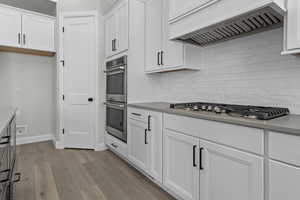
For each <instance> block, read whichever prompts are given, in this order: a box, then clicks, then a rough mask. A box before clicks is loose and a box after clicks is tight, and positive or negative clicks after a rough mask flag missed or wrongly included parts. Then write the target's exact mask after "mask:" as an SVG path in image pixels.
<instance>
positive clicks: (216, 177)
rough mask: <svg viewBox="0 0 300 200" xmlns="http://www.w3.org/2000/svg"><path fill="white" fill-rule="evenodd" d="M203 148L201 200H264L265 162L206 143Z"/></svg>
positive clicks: (247, 154)
mask: <svg viewBox="0 0 300 200" xmlns="http://www.w3.org/2000/svg"><path fill="white" fill-rule="evenodd" d="M200 148H202V150H201V153H200V155H201V156H200V157H202V161H201V162H200V163H201V165H202V166H201V168H202V169H201V171H200V199H201V200H221V199H224V200H225V199H226V200H227V199H228V200H263V199H264V191H263V158H261V157H258V156H255V155H252V154H249V153H244V152H242V151H238V150H235V149H232V148H228V147H225V146H222V145H217V144H214V143H210V142H206V141H200ZM272 200H274V199H272Z"/></svg>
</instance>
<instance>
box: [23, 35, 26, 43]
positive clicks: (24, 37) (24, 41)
mask: <svg viewBox="0 0 300 200" xmlns="http://www.w3.org/2000/svg"><path fill="white" fill-rule="evenodd" d="M23 44H24V45H26V35H25V34H23Z"/></svg>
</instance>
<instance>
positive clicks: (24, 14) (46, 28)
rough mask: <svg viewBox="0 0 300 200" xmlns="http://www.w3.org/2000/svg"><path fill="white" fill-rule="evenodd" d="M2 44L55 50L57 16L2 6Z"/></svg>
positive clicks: (0, 43)
mask: <svg viewBox="0 0 300 200" xmlns="http://www.w3.org/2000/svg"><path fill="white" fill-rule="evenodd" d="M0 23H1V25H2V26H3V27H5V28H2V29H1V30H0V45H1V46H8V47H19V48H24V49H32V50H38V51H47V52H55V45H54V44H55V39H54V38H55V18H54V17H50V16H49V17H48V16H45V15H39V14H36V13H32V12H29V11H25V10H21V9H16V8H11V7H0Z"/></svg>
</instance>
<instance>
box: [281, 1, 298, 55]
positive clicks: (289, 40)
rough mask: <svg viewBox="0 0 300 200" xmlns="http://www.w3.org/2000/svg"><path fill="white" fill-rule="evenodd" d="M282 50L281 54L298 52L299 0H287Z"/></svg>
mask: <svg viewBox="0 0 300 200" xmlns="http://www.w3.org/2000/svg"><path fill="white" fill-rule="evenodd" d="M284 31H285V38H284V51H283V52H282V54H294V53H300V1H299V0H287V15H286V20H285V28H284Z"/></svg>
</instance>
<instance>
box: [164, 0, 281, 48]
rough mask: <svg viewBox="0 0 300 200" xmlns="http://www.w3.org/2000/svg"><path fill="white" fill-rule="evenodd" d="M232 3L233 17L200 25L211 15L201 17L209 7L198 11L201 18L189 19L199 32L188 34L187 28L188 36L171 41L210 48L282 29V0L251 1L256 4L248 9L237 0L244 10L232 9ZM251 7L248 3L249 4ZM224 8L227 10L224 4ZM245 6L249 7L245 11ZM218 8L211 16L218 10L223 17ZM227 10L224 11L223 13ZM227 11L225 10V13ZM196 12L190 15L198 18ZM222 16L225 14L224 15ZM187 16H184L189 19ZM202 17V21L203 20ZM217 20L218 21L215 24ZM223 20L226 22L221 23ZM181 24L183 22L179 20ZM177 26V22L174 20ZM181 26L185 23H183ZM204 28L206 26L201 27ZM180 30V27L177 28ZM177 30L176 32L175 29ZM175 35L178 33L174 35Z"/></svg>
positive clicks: (178, 36)
mask: <svg viewBox="0 0 300 200" xmlns="http://www.w3.org/2000/svg"><path fill="white" fill-rule="evenodd" d="M222 1H224V2H225V1H227V2H230V1H228V0H217V1H216V3H215V4H218V2H222ZM231 1H232V2H231V3H233V4H232V5H231V6H233V8H232V13H233V14H232V15H234V16H230V15H229V14H227V13H226V14H224V17H222V14H219V15H217V17H215V18H216V20H215V21H213V20H212V23H211V24H209V22H208V23H207V24H205V23H201V20H202V21H203V20H204V19H207V20H208V21H210V19H209V17H210V13H209V11H206V13H207V14H206V15H203V14H201V13H200V12H204V11H205V10H206V9H207V10H209V9H210V6H212V7H213V6H214V5H209V6H207V8H203V9H202V10H201V9H200V10H199V11H197V12H199V13H200V14H201V15H199V17H198V18H197V16H196V17H195V16H191V17H193V18H194V19H193V20H196V19H197V20H199V21H198V22H200V23H199V26H198V29H196V30H193V31H190V30H189V28H188V27H187V28H186V29H185V30H187V31H190V32H188V33H184V34H182V32H181V34H182V35H177V36H176V37H173V38H171V39H175V40H179V41H183V42H186V43H190V44H194V45H199V46H208V45H210V44H214V43H217V42H222V41H226V40H231V39H234V38H237V37H242V36H246V35H249V34H254V33H257V32H262V31H266V30H270V29H274V28H278V27H281V26H282V25H283V22H284V15H285V13H286V9H285V0H267V1H266V0H264V1H262V0H253V2H256V4H251V6H248V5H247V1H244V0H239V1H241V2H243V1H244V3H245V5H244V6H245V7H244V8H246V9H244V8H243V9H239V8H238V7H237V8H234V1H235V0H231ZM249 4H250V3H249ZM224 6H227V5H226V4H225V5H224ZM247 6H248V7H247ZM219 7H220V8H218V9H215V11H213V9H211V12H216V11H217V10H218V11H219V12H220V13H222V7H221V6H219ZM225 10H226V9H225ZM227 10H228V9H227ZM197 12H195V11H194V13H192V14H191V15H195V14H196V15H197ZM224 12H225V11H224ZM214 15H215V16H216V14H212V16H214ZM225 16H230V17H229V18H226V17H225ZM188 17H190V16H186V18H188ZM204 17H205V18H204ZM212 18H213V17H212ZM218 19H219V21H218ZM224 19H225V20H224ZM182 20H184V19H182ZM186 21H187V24H189V25H190V26H192V27H193V28H194V29H195V28H197V24H191V23H188V20H186ZM177 22H179V23H180V19H178V20H177ZM177 22H176V20H175V22H174V26H176V23H177ZM183 24H184V23H183ZM203 24H205V25H206V26H203ZM170 25H171V29H172V21H171V24H170ZM180 26H181V27H183V26H182V24H181V25H180ZM176 28H177V27H175V28H174V27H173V30H176ZM177 30H178V28H177ZM177 33H178V32H177Z"/></svg>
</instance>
